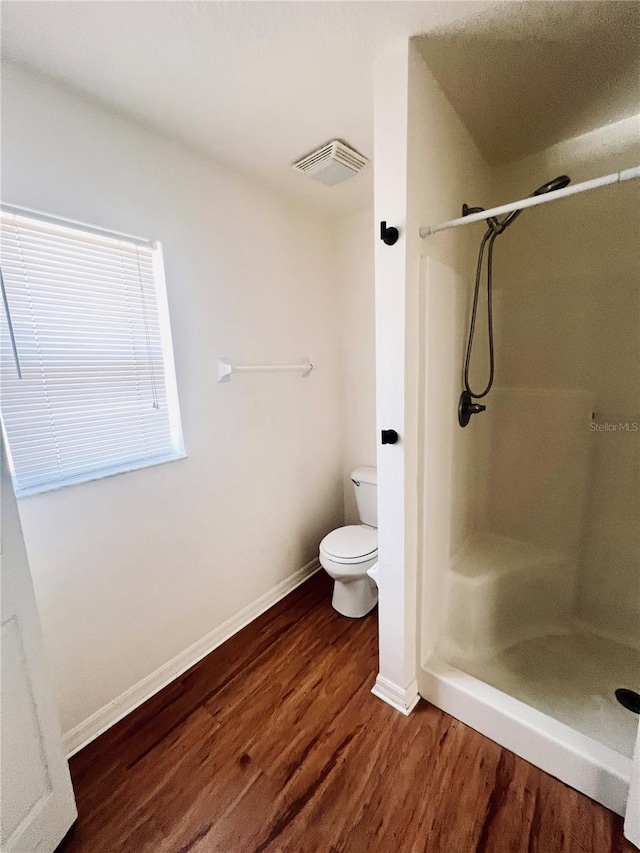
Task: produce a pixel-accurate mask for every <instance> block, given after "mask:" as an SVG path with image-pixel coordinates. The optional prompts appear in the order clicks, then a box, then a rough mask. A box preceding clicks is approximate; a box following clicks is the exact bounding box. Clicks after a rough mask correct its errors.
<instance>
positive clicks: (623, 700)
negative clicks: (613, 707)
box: [616, 687, 640, 714]
mask: <svg viewBox="0 0 640 853" xmlns="http://www.w3.org/2000/svg"><path fill="white" fill-rule="evenodd" d="M616 699H617V700H618V702H619V703H620V704H621V705H622V706H623V707H624V708H626V709H627V711H633V713H634V714H640V693H636V691H635V690H629V689H628V688H627V687H618V689H617V690H616Z"/></svg>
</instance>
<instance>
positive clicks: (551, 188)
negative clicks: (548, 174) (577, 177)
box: [531, 175, 571, 195]
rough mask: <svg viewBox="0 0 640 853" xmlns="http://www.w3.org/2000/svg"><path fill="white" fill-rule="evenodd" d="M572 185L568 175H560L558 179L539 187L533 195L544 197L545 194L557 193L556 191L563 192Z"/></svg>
mask: <svg viewBox="0 0 640 853" xmlns="http://www.w3.org/2000/svg"><path fill="white" fill-rule="evenodd" d="M570 183H571V178H570V177H568V176H567V175H558V177H557V178H553V179H552V180H550V181H547V183H546V184H543V185H542V186H541V187H538V189H537V190H535V192H532V193H531V195H544V194H545V193H552V192H555V190H563V189H564V188H565V187H566V186H568V185H569V184H570Z"/></svg>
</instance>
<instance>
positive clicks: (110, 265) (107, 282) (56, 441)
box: [0, 209, 183, 494]
mask: <svg viewBox="0 0 640 853" xmlns="http://www.w3.org/2000/svg"><path fill="white" fill-rule="evenodd" d="M0 239H1V244H0V249H1V251H0V266H1V269H2V283H3V288H4V293H3V307H4V310H3V316H2V329H1V332H2V338H1V344H0V383H1V388H0V390H1V394H2V396H1V409H2V421H3V426H4V430H5V433H6V437H7V440H8V444H9V450H10V456H11V462H12V468H13V472H14V478H15V485H16V490H17V492H18V494H20V493H23V494H24V493H29V492H34V491H42V490H45V489H48V488H54V487H56V486H60V485H66V484H71V483H77V482H82V481H83V480H88V479H94V478H97V477H100V476H106V475H108V474H112V473H116V472H118V471H122V470H129V469H131V468H137V467H142V466H143V465H147V464H155V463H156V462H160V461H165V460H169V459H172V458H177V457H179V456H182V455H183V447H182V437H181V431H180V417H179V411H178V402H177V394H176V391H175V376H174V371H173V355H172V352H171V338H170V331H169V324H168V316H167V315H166V295H165V292H164V281H163V274H162V259H161V254H160V248H159V246H157V245H154V244H151V243H144V242H142V241H137V240H135V239H131V240H129V239H126V238H122V239H120V238H119V237H118V236H117V235H113V236H111V235H109V234H107V233H105V232H102V231H99V230H96V231H92V230H89V229H86V228H84V227H83V228H78V227H73V226H71V225H69V226H67V225H65V224H62V223H59V222H57V221H52V220H48V219H40V218H34V217H32V216H27V215H20V214H17V213H15V212H8V211H6V210H4V209H3V210H2V211H1V212H0ZM7 309H8V313H7ZM20 374H21V376H22V378H19V375H20Z"/></svg>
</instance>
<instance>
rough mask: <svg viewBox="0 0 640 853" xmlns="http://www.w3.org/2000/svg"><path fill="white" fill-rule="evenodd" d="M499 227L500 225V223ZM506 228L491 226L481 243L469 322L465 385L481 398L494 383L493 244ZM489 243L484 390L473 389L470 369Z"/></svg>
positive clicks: (467, 389) (472, 394)
mask: <svg viewBox="0 0 640 853" xmlns="http://www.w3.org/2000/svg"><path fill="white" fill-rule="evenodd" d="M498 227H499V225H498ZM503 230H504V228H502V229H501V230H497V229H496V228H495V227H490V228H489V230H488V231H487V233H486V234H485V235H484V237H483V238H482V243H480V251H479V252H478V268H477V271H476V286H475V291H474V294H473V308H472V309H471V323H470V324H469V340H468V341H467V355H466V357H465V360H464V387H465V390H466V391H467V392H468V393H469V394H470V395H471V397H474V398H475V399H476V400H480V399H481V398H482V397H486V395H487V394H488V393H489V391H490V390H491V386H492V385H493V374H494V369H495V360H494V347H493V299H492V267H493V244H494V243H495V239H496V237H497V236H498V234H501V233H502V231H503ZM487 243H489V248H488V251H487V330H488V339H489V379H488V381H487V385H486V387H485V389H484V391H472V390H471V386H470V385H469V369H470V367H471V353H472V351H473V336H474V333H475V329H476V319H477V316H478V300H479V298H480V279H481V278H482V261H483V259H484V250H485V247H486V245H487Z"/></svg>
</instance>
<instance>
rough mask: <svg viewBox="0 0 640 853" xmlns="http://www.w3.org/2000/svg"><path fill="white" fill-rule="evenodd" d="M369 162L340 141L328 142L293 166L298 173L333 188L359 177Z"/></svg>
mask: <svg viewBox="0 0 640 853" xmlns="http://www.w3.org/2000/svg"><path fill="white" fill-rule="evenodd" d="M368 162H369V161H368V160H367V158H366V157H363V156H362V154H358V152H357V151H354V150H353V148H349V146H348V145H345V144H344V142H340V140H339V139H334V140H333V142H327V144H326V145H323V146H322V148H318V149H317V150H316V151H312V152H311V154H307V156H306V157H303V158H302V159H301V160H298V162H297V163H294V164H293V168H294V169H295V170H296V172H302V174H303V175H308V177H310V178H313V179H314V180H315V181H320V183H321V184H326V185H327V186H328V187H332V186H334V185H335V184H339V183H341V182H342V181H346V180H347V178H351V177H352V176H353V175H357V174H358V172H360V171H361V170H362V169H364V167H365V166H366V165H367V163H368Z"/></svg>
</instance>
